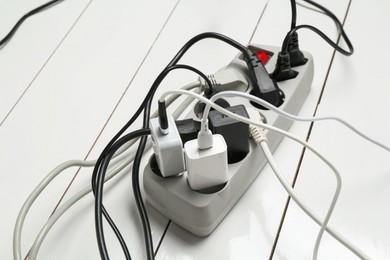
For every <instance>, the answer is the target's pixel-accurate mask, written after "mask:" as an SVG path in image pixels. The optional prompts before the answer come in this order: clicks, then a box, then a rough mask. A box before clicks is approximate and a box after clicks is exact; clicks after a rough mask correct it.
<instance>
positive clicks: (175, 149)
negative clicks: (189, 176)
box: [150, 115, 185, 177]
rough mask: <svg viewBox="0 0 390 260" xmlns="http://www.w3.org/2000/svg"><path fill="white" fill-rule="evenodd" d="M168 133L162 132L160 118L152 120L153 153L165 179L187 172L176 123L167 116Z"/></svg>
mask: <svg viewBox="0 0 390 260" xmlns="http://www.w3.org/2000/svg"><path fill="white" fill-rule="evenodd" d="M167 119H168V130H169V131H168V133H167V134H164V133H162V132H161V128H160V123H159V119H158V118H152V119H150V131H151V135H152V140H153V151H154V153H155V155H156V160H157V164H158V166H159V169H160V173H161V175H162V176H163V177H169V176H175V175H179V174H181V173H183V172H184V171H185V164H184V155H183V143H182V141H181V138H180V134H179V131H178V130H177V128H176V124H175V121H174V119H173V117H172V116H171V115H167Z"/></svg>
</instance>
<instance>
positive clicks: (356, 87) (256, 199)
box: [0, 0, 390, 259]
mask: <svg viewBox="0 0 390 260" xmlns="http://www.w3.org/2000/svg"><path fill="white" fill-rule="evenodd" d="M44 2H46V0H28V1H21V0H1V1H0V38H1V37H3V36H4V35H5V34H6V33H7V32H8V31H9V30H10V28H11V27H12V26H13V25H14V24H15V22H16V21H17V20H18V19H19V18H20V17H21V16H22V15H23V14H24V13H26V12H27V11H29V10H31V9H33V8H35V7H36V6H39V5H41V4H42V3H44ZM319 2H320V3H321V4H323V5H325V6H326V7H327V8H328V9H330V10H332V11H333V12H334V13H335V14H336V15H337V16H338V17H339V19H340V20H341V21H343V20H344V19H345V29H346V31H347V33H348V35H349V36H350V38H351V40H352V43H353V44H354V47H355V51H356V52H355V54H354V55H353V56H352V57H345V56H343V55H340V54H338V53H335V52H334V50H333V49H332V48H331V47H330V46H328V45H327V44H326V43H325V42H324V41H323V40H322V39H320V38H319V37H318V36H316V35H314V34H313V33H311V32H307V31H302V32H300V33H299V35H300V43H301V48H302V49H304V50H306V51H309V52H311V53H312V54H313V57H314V62H315V77H314V82H313V85H312V90H311V92H310V93H309V96H308V98H307V100H306V103H305V104H304V106H303V108H302V109H301V111H300V115H313V114H314V113H316V114H318V115H337V116H340V117H342V118H344V119H346V120H347V121H349V122H350V123H351V124H353V125H354V126H356V127H358V128H359V129H361V130H363V131H364V132H365V133H367V134H369V135H370V136H373V137H375V138H376V139H378V140H380V141H382V142H383V143H385V144H389V145H390V135H389V134H388V133H389V132H390V119H389V116H388V111H389V109H390V102H389V100H390V77H389V76H388V75H389V70H388V60H389V59H390V54H389V52H388V46H390V32H389V30H388V25H389V24H390V17H389V13H390V2H386V1H382V0H372V1H357V0H338V1H325V0H321V1H319ZM349 5H350V7H349V9H348V6H349ZM289 23H290V5H289V1H288V0H269V1H268V2H267V1H266V0H256V1H255V0H242V1H233V0H212V1H210V0H198V1H194V0H193V1H190V0H165V1H158V0H146V1H128V0H116V1H103V0H89V1H88V0H65V1H63V2H62V3H60V4H58V5H56V6H55V7H53V8H50V9H48V10H46V11H45V12H42V13H40V14H38V15H35V16H33V17H31V18H30V19H28V20H27V21H26V22H25V23H24V24H23V25H22V26H21V28H20V29H19V30H18V31H17V33H16V35H15V36H14V37H13V38H12V40H11V41H10V42H9V43H8V44H7V45H6V46H5V47H3V48H2V49H0V158H1V159H0V180H1V182H0V202H1V204H0V205H1V209H2V210H1V212H2V213H1V221H0V259H12V232H13V226H14V223H15V220H16V216H17V214H18V212H19V209H20V207H21V206H22V204H23V202H24V201H25V199H26V198H27V196H28V195H29V194H30V192H31V191H32V190H33V188H34V187H35V186H36V185H37V184H38V182H39V181H40V180H41V179H42V178H43V177H44V176H46V174H47V173H48V172H49V171H50V170H51V169H53V168H54V167H55V166H57V165H58V164H60V163H61V162H63V161H66V160H68V159H93V158H96V157H97V156H98V155H99V153H100V151H101V150H102V148H103V147H104V145H105V144H106V143H107V142H108V141H109V139H110V138H111V137H112V136H113V135H114V134H115V133H116V132H117V131H118V129H119V128H120V127H121V126H122V125H123V124H124V123H125V122H127V120H128V119H129V118H130V116H131V115H132V114H133V112H134V111H135V109H136V108H137V107H138V105H139V104H140V100H141V99H142V98H143V96H144V95H145V94H146V92H147V90H148V89H149V87H150V86H151V84H152V82H153V81H154V79H155V78H156V76H157V75H158V73H159V72H160V71H161V70H162V69H163V68H164V67H165V65H166V64H167V63H168V62H169V61H170V60H171V58H172V57H173V56H174V54H175V53H176V52H177V51H178V50H179V48H180V47H181V46H182V45H183V44H184V43H185V42H186V41H187V40H189V39H190V38H191V37H193V36H194V35H196V34H198V33H201V32H205V31H216V32H220V33H223V34H226V35H228V36H230V37H232V38H234V39H236V40H237V41H239V42H241V43H243V44H247V43H249V42H253V43H259V44H268V45H281V43H282V40H283V38H284V35H285V34H286V32H287V30H288V28H289ZM300 23H309V24H312V25H315V26H317V27H319V28H320V29H322V30H323V31H324V32H326V33H327V34H328V35H329V36H330V37H331V38H332V39H333V40H337V38H338V35H337V31H336V27H335V25H334V23H333V22H332V21H331V20H330V19H329V18H328V17H326V16H324V15H322V14H319V13H318V12H315V11H313V10H309V9H307V8H304V7H298V24H300ZM234 55H236V50H235V49H232V48H231V47H230V46H227V45H224V44H222V43H219V42H216V41H213V40H207V41H203V42H201V43H199V44H197V45H196V46H195V47H194V48H193V49H191V51H190V52H189V53H188V54H186V56H185V57H184V59H183V63H188V64H191V65H193V66H195V67H197V68H199V69H201V70H202V71H204V72H206V73H213V72H215V71H216V70H217V69H219V68H220V67H222V66H223V65H225V64H226V63H228V62H229V61H230V60H231V59H232V58H233V57H234ZM194 79H195V77H194V76H193V74H190V73H185V72H177V73H175V74H172V75H171V76H169V77H168V78H167V80H166V81H165V82H164V84H163V85H162V86H161V88H160V89H159V90H158V93H157V96H158V95H159V94H160V93H162V92H163V91H164V90H167V89H170V88H179V87H181V86H183V85H184V84H186V83H188V82H192V81H193V80H194ZM136 127H137V126H134V129H135V128H136ZM309 127H310V125H309V124H307V123H294V124H293V126H292V128H291V129H290V130H291V132H292V133H294V134H297V135H299V136H301V137H302V138H306V137H307V138H309V142H310V143H311V144H313V145H314V146H315V147H317V148H318V149H319V150H320V151H322V152H323V153H324V154H325V155H326V157H327V158H328V159H330V160H331V161H332V162H333V163H334V164H335V165H336V167H337V168H338V169H339V170H340V172H341V174H342V178H343V188H342V192H341V196H340V200H339V203H338V205H337V207H336V209H335V212H334V215H333V216H332V219H331V221H330V223H331V225H332V226H334V227H335V228H336V229H337V230H338V231H339V232H340V233H342V234H343V235H344V236H345V237H347V238H348V239H350V240H351V241H352V242H353V243H354V244H356V245H357V246H358V247H360V248H361V249H362V250H363V251H364V252H366V253H367V254H368V255H369V256H370V257H371V258H372V259H390V243H389V241H390V225H389V221H388V220H389V219H390V206H389V205H390V203H389V202H390V165H389V159H388V158H389V154H388V153H387V152H385V151H384V150H382V149H380V148H377V147H375V146H373V145H372V144H370V143H367V142H366V141H364V140H362V139H360V138H359V137H357V136H356V135H355V134H353V133H352V132H350V131H349V130H347V129H345V128H344V127H342V126H340V125H338V124H337V123H332V122H321V123H315V124H314V126H313V128H312V129H311V131H310V132H309ZM275 158H276V160H277V161H278V163H279V164H280V168H281V169H282V170H283V171H284V174H285V175H286V177H288V179H289V180H291V181H292V180H293V178H294V176H295V174H296V173H297V174H298V177H297V184H296V189H297V191H298V192H299V194H301V196H302V197H303V198H304V199H305V200H306V201H307V202H308V203H309V204H310V205H311V206H312V207H313V208H314V209H315V210H316V211H317V212H318V213H319V214H320V215H322V216H323V215H324V214H325V211H326V209H327V207H328V205H329V203H330V199H331V196H332V194H333V191H334V189H335V180H334V176H333V175H332V173H331V172H330V170H328V168H327V167H325V166H324V164H323V163H321V162H320V161H318V159H316V158H315V157H314V156H312V154H310V153H308V152H305V153H304V154H303V155H302V148H301V147H299V146H297V145H296V144H294V143H292V142H290V141H287V140H284V141H283V142H282V144H281V145H280V146H279V148H278V150H277V151H276V153H275ZM76 174H77V176H76ZM75 176H76V177H75ZM90 176H91V169H85V170H84V169H83V170H80V171H79V170H78V169H77V168H73V169H70V170H67V171H65V172H64V173H63V174H62V175H60V176H59V177H58V178H57V179H56V180H55V181H54V182H53V184H51V185H50V186H49V188H48V189H47V190H46V191H44V192H43V193H42V195H41V197H40V199H39V200H38V201H37V203H36V204H35V205H34V206H33V208H32V211H31V214H30V215H29V216H28V218H27V221H26V224H25V231H24V233H23V237H22V240H23V253H24V254H26V253H27V252H28V250H29V248H30V246H31V244H32V242H33V241H34V238H35V236H36V235H37V232H38V231H39V230H40V228H41V226H42V225H43V224H44V223H45V222H46V220H47V218H48V217H49V216H50V214H51V213H52V211H53V210H54V208H55V207H56V205H57V204H58V203H59V202H60V199H61V197H62V196H63V195H64V193H65V195H64V198H63V200H66V199H68V198H70V197H71V196H72V195H74V194H75V193H77V191H79V190H80V189H81V188H83V187H85V186H88V185H89V184H90ZM74 177H75V179H74V181H73V182H72V183H71V181H72V180H73V178H74ZM114 184H115V185H112V184H111V185H107V187H108V186H111V187H110V188H107V192H106V193H105V194H106V196H105V205H106V206H107V208H108V210H109V212H110V213H111V216H112V217H113V218H114V219H115V221H116V222H117V224H118V226H119V227H120V229H121V231H122V234H123V235H124V237H125V239H126V241H127V244H128V246H129V249H130V251H131V254H132V257H133V258H134V259H144V258H145V255H144V246H143V237H142V233H141V232H142V230H141V225H140V221H139V219H138V213H137V211H136V207H135V203H134V200H133V196H132V191H131V184H130V174H127V175H126V176H124V177H123V178H121V179H120V180H118V181H114ZM68 186H70V187H69V189H68V190H67V187H68ZM287 198H288V196H287V195H286V192H285V191H284V190H283V188H282V187H281V186H280V184H279V183H278V182H277V180H276V178H275V177H274V175H273V173H272V171H271V170H270V169H269V168H268V167H267V168H265V169H264V170H263V172H262V173H261V174H260V175H259V177H258V178H257V179H256V181H255V182H254V183H253V185H252V186H251V188H250V189H249V190H248V191H247V193H246V194H245V195H244V196H243V197H242V199H241V200H240V201H239V202H238V204H237V205H236V206H235V207H234V209H233V210H232V211H231V212H230V213H229V215H228V216H227V217H226V219H225V220H224V221H223V222H222V223H221V225H220V226H219V227H218V228H217V229H216V230H215V231H214V232H213V233H212V234H211V235H210V236H209V237H206V238H199V237H195V236H193V235H191V234H189V233H188V232H186V231H184V230H183V229H181V228H180V227H179V226H177V225H175V224H174V223H172V222H170V221H169V220H168V219H166V218H165V217H164V216H162V215H160V214H159V213H158V212H156V211H155V210H154V209H153V208H150V207H148V212H149V217H150V221H151V225H152V230H153V238H154V246H155V248H156V254H157V255H156V257H157V259H268V258H273V259H310V258H311V255H312V250H313V247H314V242H315V238H316V235H317V232H318V230H319V227H318V226H317V225H316V224H315V223H314V222H313V221H311V220H310V219H309V218H308V217H307V216H306V215H305V214H304V213H303V212H302V211H301V210H300V209H299V208H298V207H297V206H296V204H295V203H294V202H292V201H291V202H290V203H289V204H288V206H287V207H286V203H287ZM62 203H63V202H62ZM285 209H286V212H285ZM106 237H107V243H108V248H109V253H110V256H111V258H112V259H122V258H123V256H122V251H121V249H120V246H119V244H118V243H117V241H116V239H115V237H114V235H113V234H112V232H111V231H109V227H108V225H107V232H106ZM38 256H39V258H40V259H98V258H99V253H98V249H97V243H96V237H95V229H94V216H93V197H92V196H91V195H89V196H87V197H86V198H84V199H83V200H82V201H80V202H79V203H77V204H76V205H75V206H74V207H73V208H72V209H71V210H70V211H69V212H68V213H66V214H65V216H64V217H63V218H62V219H61V220H60V221H59V222H58V223H57V224H56V225H55V226H54V228H53V230H52V231H51V232H50V233H49V235H48V237H47V238H46V240H45V241H44V243H43V245H42V249H41V251H40V253H39V255H38ZM319 258H320V259H356V258H355V256H354V255H353V254H351V253H350V252H349V251H348V250H347V249H346V248H344V247H343V246H342V245H341V244H339V243H338V242H337V241H335V240H334V239H333V238H332V237H330V236H329V235H327V234H326V235H325V236H324V239H323V243H322V244H321V247H320V254H319Z"/></svg>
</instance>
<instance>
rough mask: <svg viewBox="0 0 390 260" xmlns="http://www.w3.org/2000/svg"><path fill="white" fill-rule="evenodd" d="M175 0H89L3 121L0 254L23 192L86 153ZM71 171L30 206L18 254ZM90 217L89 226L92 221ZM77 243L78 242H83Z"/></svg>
mask: <svg viewBox="0 0 390 260" xmlns="http://www.w3.org/2000/svg"><path fill="white" fill-rule="evenodd" d="M175 3H176V1H169V2H167V1H165V2H161V1H143V2H137V3H135V2H129V1H116V2H115V4H113V3H111V2H110V3H108V2H107V1H97V0H96V1H94V2H93V3H92V4H91V5H90V7H89V8H88V10H87V12H86V13H85V14H84V15H83V17H82V19H80V21H79V23H78V24H77V26H76V27H75V28H74V29H73V30H72V32H71V33H70V34H69V36H68V37H67V39H66V40H65V41H64V43H63V45H62V46H61V48H59V49H58V51H57V52H56V53H55V55H54V56H53V57H52V59H51V62H50V64H48V65H47V66H46V67H45V69H44V71H43V72H42V74H40V75H39V77H37V79H36V80H35V81H34V84H33V85H32V88H31V89H30V90H29V91H28V92H27V93H26V95H25V96H24V98H23V99H22V100H21V101H20V103H19V105H18V106H16V108H15V110H14V111H13V113H12V116H10V117H9V118H8V119H7V120H6V121H5V122H4V124H3V125H2V127H1V128H0V154H1V158H2V159H1V160H2V161H1V164H0V172H1V173H0V174H1V179H2V183H1V187H2V188H1V193H0V197H1V205H2V207H4V208H7V211H6V212H5V214H3V217H2V221H1V224H0V225H1V226H0V229H1V241H4V242H3V243H1V250H0V252H1V257H0V258H2V259H11V258H12V251H11V248H12V239H11V237H12V229H13V224H14V221H15V219H16V215H17V212H18V211H19V209H20V207H21V205H22V203H23V201H24V200H25V198H26V197H27V195H28V194H29V193H30V191H32V189H33V187H35V185H36V184H37V183H38V181H40V180H41V179H42V178H43V177H44V176H45V175H46V173H48V172H49V170H51V169H52V168H54V167H55V166H56V165H57V164H59V163H61V162H63V161H65V160H68V159H71V158H84V157H85V156H86V154H87V152H88V150H89V148H90V147H91V145H92V144H93V142H94V140H95V139H96V137H97V136H98V133H99V132H100V130H101V128H102V127H103V125H104V123H105V122H106V120H107V118H108V117H109V115H110V113H111V111H112V109H113V107H114V106H115V105H116V103H117V102H118V100H119V98H120V97H121V95H122V93H123V92H124V90H125V89H126V87H127V85H128V83H129V81H130V80H131V78H132V76H133V75H134V73H135V72H136V70H137V68H138V66H139V65H140V63H141V62H142V60H143V58H144V57H145V55H146V54H147V52H148V50H149V48H150V47H151V46H152V45H153V43H154V40H155V39H156V37H157V36H158V33H159V32H160V29H161V27H162V24H163V23H164V22H165V20H166V19H167V18H168V16H169V14H170V12H171V11H172V9H173V8H174V6H175ZM151 7H152V8H151ZM151 18H152V19H151ZM52 24H53V23H52ZM53 26H54V25H53ZM10 46H11V45H10ZM74 173H75V170H74V169H72V170H69V171H67V172H66V173H65V174H64V176H62V177H60V178H58V180H57V181H56V182H55V183H54V184H53V185H52V186H51V187H50V188H49V189H48V190H47V191H45V192H44V193H43V194H42V198H41V199H40V200H39V201H38V204H37V206H36V207H34V208H33V210H32V214H31V215H30V217H29V219H28V221H27V223H26V231H25V233H24V234H23V241H24V242H23V249H24V252H26V250H28V247H29V246H30V245H31V242H32V239H33V237H34V236H35V235H36V233H37V231H38V230H39V228H40V226H41V225H42V224H43V223H44V222H45V221H46V219H47V217H48V216H49V215H50V213H51V210H52V209H53V208H54V205H55V204H56V203H57V201H58V200H59V198H60V196H61V195H62V193H63V192H64V190H65V187H66V186H67V185H68V183H69V181H70V179H71V177H72V176H73V174H74ZM88 183H89V182H88ZM9 198H12V199H9ZM90 202H91V200H89V201H87V202H86V203H90ZM74 223H75V224H76V223H77V222H74ZM88 223H89V224H90V226H91V227H92V226H93V219H92V218H89V219H88ZM78 228H80V226H78ZM156 232H158V231H156ZM82 239H83V240H84V236H82ZM134 239H137V238H136V237H135V238H134ZM58 240H59V241H64V240H61V239H58ZM88 240H90V241H91V243H93V246H91V247H90V248H85V250H86V252H87V253H88V257H89V258H96V257H97V256H98V252H97V247H96V242H95V238H94V236H92V237H91V238H88ZM70 241H72V239H70V240H69V241H67V242H65V243H63V244H62V245H63V246H64V247H65V248H66V249H69V250H64V252H62V250H60V251H50V253H51V254H46V255H45V254H42V255H41V256H42V257H43V258H49V259H50V258H58V257H59V256H58V254H59V252H61V257H63V258H69V257H68V254H69V253H70V254H71V252H74V253H75V254H76V256H78V255H77V250H76V249H75V248H68V247H67V245H68V243H70ZM44 245H45V244H44ZM77 246H78V247H82V248H84V246H83V245H82V243H79V244H78V245H77ZM49 247H50V246H49ZM76 258H77V257H76Z"/></svg>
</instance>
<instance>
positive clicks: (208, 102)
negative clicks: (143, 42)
mask: <svg viewBox="0 0 390 260" xmlns="http://www.w3.org/2000/svg"><path fill="white" fill-rule="evenodd" d="M229 92H230V91H229ZM232 93H233V91H232ZM170 94H183V95H190V96H193V97H195V98H197V99H198V100H200V101H201V102H203V103H205V104H206V108H205V111H204V113H203V116H205V115H206V116H207V113H208V112H207V111H206V109H208V111H209V110H210V107H213V108H214V109H215V110H217V111H219V112H220V113H222V114H224V115H226V116H228V117H231V118H233V119H236V120H238V121H241V122H244V123H247V124H252V125H256V126H259V127H262V128H265V129H268V130H271V131H275V132H278V133H280V134H282V135H284V136H286V137H288V138H290V139H292V140H294V141H296V142H298V143H300V144H302V145H304V146H305V147H307V148H308V149H309V150H311V151H312V152H313V153H314V154H315V155H317V156H318V157H319V158H320V159H321V160H323V161H324V163H326V164H327V165H328V166H329V167H330V168H331V169H332V171H333V172H334V173H335V175H336V179H337V188H336V192H335V195H334V197H333V200H332V203H331V207H330V210H328V213H327V215H326V218H325V220H324V221H322V220H321V218H320V217H319V216H318V215H317V214H316V213H315V212H314V211H313V210H311V209H310V207H308V206H307V205H306V204H305V203H304V202H303V200H301V199H300V198H299V196H298V195H297V194H296V193H295V192H294V190H293V189H292V188H291V187H290V186H289V185H288V183H287V182H286V183H284V182H282V181H281V180H283V179H281V180H279V181H281V183H282V185H283V183H284V184H286V187H285V186H284V185H283V187H285V188H286V190H287V192H289V194H290V193H291V194H290V195H291V197H292V198H293V199H294V201H295V202H296V203H297V204H298V206H300V207H301V209H302V210H303V211H304V212H305V213H306V214H307V215H308V216H309V217H311V218H312V219H313V220H314V221H315V222H316V223H317V224H319V225H322V224H323V223H324V222H325V224H327V222H328V221H329V218H330V216H331V214H332V210H333V208H334V206H335V203H336V201H337V196H338V194H339V192H340V189H341V177H340V174H339V173H338V171H337V170H336V168H335V167H334V166H333V165H332V164H331V163H330V162H329V161H328V160H326V159H325V158H324V157H323V156H322V155H321V154H320V153H319V152H318V151H317V150H315V149H314V148H313V147H312V146H311V145H310V144H308V143H307V142H305V141H304V140H301V139H300V138H298V137H296V136H294V135H292V134H290V133H288V132H286V131H284V130H282V129H279V128H276V127H273V126H271V125H267V124H264V123H262V122H255V121H253V120H250V119H248V118H245V117H242V116H239V115H237V114H234V113H232V112H230V111H228V110H226V109H224V108H222V107H220V106H218V105H216V104H215V103H213V102H212V101H211V100H208V99H206V98H204V97H202V96H200V95H197V94H194V93H191V92H188V91H183V90H171V91H168V92H166V93H164V94H163V95H162V96H161V98H160V99H164V98H165V97H166V96H167V95H170ZM223 94H224V92H221V93H219V94H216V95H215V96H213V97H212V99H214V100H215V99H217V98H219V97H220V96H224V95H223ZM217 95H219V97H216V96H217ZM214 97H215V98H214ZM206 118H207V117H206ZM203 120H204V119H203ZM287 187H289V189H287ZM323 229H324V230H326V231H327V232H328V233H329V234H330V235H332V236H333V237H334V238H335V239H336V240H338V241H339V242H340V243H341V244H343V245H344V246H345V247H347V248H348V249H349V250H351V251H352V252H353V253H354V254H355V255H357V256H358V257H360V258H362V259H369V257H368V256H367V255H366V254H365V253H364V252H362V251H361V250H360V249H359V248H357V247H356V246H355V245H353V244H352V243H351V242H350V241H349V240H347V239H346V238H345V237H343V236H342V235H341V234H339V233H338V232H337V231H336V230H334V229H333V228H332V227H330V226H324V227H323ZM320 232H321V233H319V236H318V237H317V242H318V245H319V242H320V240H321V237H322V233H323V230H322V231H321V230H320ZM317 242H316V244H317ZM317 251H318V249H317ZM314 253H315V254H316V252H314Z"/></svg>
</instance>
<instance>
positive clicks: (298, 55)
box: [288, 32, 307, 67]
mask: <svg viewBox="0 0 390 260" xmlns="http://www.w3.org/2000/svg"><path fill="white" fill-rule="evenodd" d="M288 53H289V54H290V66H291V67H297V66H301V65H305V64H306V62H307V59H306V58H305V56H304V55H303V52H302V51H301V50H300V49H299V42H298V33H297V32H294V33H293V34H292V35H291V38H290V41H289V43H288Z"/></svg>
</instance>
